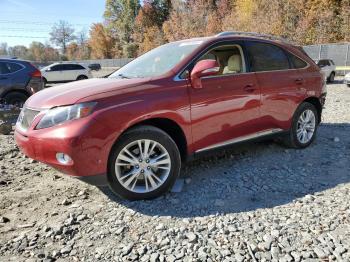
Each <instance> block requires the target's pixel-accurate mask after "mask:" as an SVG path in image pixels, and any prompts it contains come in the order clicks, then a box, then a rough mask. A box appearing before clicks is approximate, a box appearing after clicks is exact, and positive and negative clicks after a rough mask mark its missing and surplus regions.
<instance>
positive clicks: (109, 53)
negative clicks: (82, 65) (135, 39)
mask: <svg viewBox="0 0 350 262" xmlns="http://www.w3.org/2000/svg"><path fill="white" fill-rule="evenodd" d="M114 45H115V41H114V39H113V38H112V36H111V35H109V34H108V31H107V29H106V28H105V26H104V25H103V24H101V23H97V24H93V25H92V26H91V29H90V40H89V46H90V48H91V56H92V57H93V58H95V59H103V58H113V57H114V47H115V46H114Z"/></svg>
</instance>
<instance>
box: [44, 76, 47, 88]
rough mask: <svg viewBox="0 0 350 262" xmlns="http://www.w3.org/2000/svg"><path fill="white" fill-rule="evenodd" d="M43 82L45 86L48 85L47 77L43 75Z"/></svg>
mask: <svg viewBox="0 0 350 262" xmlns="http://www.w3.org/2000/svg"><path fill="white" fill-rule="evenodd" d="M43 82H44V88H45V87H46V86H47V79H46V78H45V77H43Z"/></svg>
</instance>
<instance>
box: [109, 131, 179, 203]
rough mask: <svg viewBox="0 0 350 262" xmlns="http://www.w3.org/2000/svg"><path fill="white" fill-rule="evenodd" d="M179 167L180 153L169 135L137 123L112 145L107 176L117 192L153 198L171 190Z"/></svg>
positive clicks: (138, 198) (126, 196)
mask: <svg viewBox="0 0 350 262" xmlns="http://www.w3.org/2000/svg"><path fill="white" fill-rule="evenodd" d="M180 167H181V158H180V153H179V150H178V148H177V146H176V144H175V142H174V141H173V140H172V138H171V137H170V136H169V135H168V134H167V133H165V132H164V131H162V130H161V129H158V128H156V127H152V126H139V127H136V128H133V129H131V130H129V131H127V132H126V133H125V134H123V135H122V136H121V137H120V139H119V141H118V142H117V144H116V145H115V146H114V147H113V149H112V152H111V155H110V158H109V164H108V175H107V176H108V182H109V186H110V188H111V189H112V191H113V192H114V193H116V194H117V195H119V196H121V197H123V198H126V199H129V200H140V199H152V198H156V197H158V196H160V195H162V194H163V193H165V192H166V191H168V190H169V189H170V187H171V186H172V185H173V184H174V183H175V180H176V179H177V177H178V176H179V174H180Z"/></svg>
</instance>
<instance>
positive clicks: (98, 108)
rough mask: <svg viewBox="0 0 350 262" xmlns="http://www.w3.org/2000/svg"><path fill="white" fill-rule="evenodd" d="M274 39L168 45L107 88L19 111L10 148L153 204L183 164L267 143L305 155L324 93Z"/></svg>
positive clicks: (50, 92) (316, 78)
mask: <svg viewBox="0 0 350 262" xmlns="http://www.w3.org/2000/svg"><path fill="white" fill-rule="evenodd" d="M274 39H276V40H274ZM278 39H279V38H275V37H273V36H265V35H259V34H254V33H237V32H223V33H220V34H219V35H217V36H212V37H206V38H196V39H188V40H183V41H179V42H173V43H168V44H166V45H163V46H160V47H158V48H156V49H153V50H151V51H150V52H148V53H146V54H144V55H142V56H140V57H138V58H137V59H135V60H133V61H132V62H130V63H129V64H127V65H126V66H124V67H122V68H120V69H119V70H117V71H116V72H114V73H113V74H112V75H110V76H109V78H100V79H90V80H85V81H80V82H75V83H69V84H65V85H60V86H58V87H55V88H51V89H50V88H48V89H45V90H43V91H41V92H39V93H38V94H35V95H34V96H32V97H31V98H30V99H29V100H28V101H27V102H26V105H25V107H24V108H23V109H22V111H21V114H20V116H19V118H18V122H17V125H16V131H15V138H16V142H17V145H18V146H19V148H20V149H21V150H22V152H24V153H25V154H26V155H27V156H28V157H31V158H33V159H36V160H38V161H41V162H43V163H46V164H48V165H50V166H53V167H54V168H56V169H58V170H60V171H61V172H63V173H65V174H68V175H72V176H76V177H80V178H81V179H84V180H86V181H93V180H94V179H95V180H97V179H101V180H103V179H107V181H108V183H109V185H110V187H111V188H112V190H113V192H115V193H116V194H118V195H120V196H122V197H125V198H128V199H148V198H154V197H158V196H159V195H160V194H162V193H164V192H166V191H167V190H168V189H169V188H171V186H172V185H173V184H174V182H175V180H176V179H177V177H178V175H179V174H180V170H181V169H180V168H181V165H182V162H183V161H186V160H189V159H193V158H194V157H195V158H196V157H198V156H200V155H201V154H202V153H206V152H208V151H209V150H212V149H219V148H222V147H225V146H228V145H233V144H236V143H240V142H243V141H248V140H252V139H261V138H266V137H271V136H279V137H281V138H283V139H284V141H285V143H286V144H287V145H288V146H290V147H293V148H305V147H307V146H309V145H310V144H311V143H312V142H313V141H314V139H315V137H316V133H317V128H318V125H319V123H320V121H321V115H322V108H323V105H324V102H325V95H326V84H325V81H324V77H323V75H322V74H321V72H320V69H319V67H318V66H317V65H316V64H315V63H314V62H313V61H312V60H311V59H310V57H308V56H307V55H306V54H305V52H304V51H303V50H302V48H301V47H298V46H295V45H292V44H290V43H288V42H286V41H284V40H278ZM321 142H322V141H321ZM286 161H288V160H287V159H286ZM283 164H284V163H281V165H283Z"/></svg>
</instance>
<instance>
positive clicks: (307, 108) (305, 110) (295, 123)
mask: <svg viewBox="0 0 350 262" xmlns="http://www.w3.org/2000/svg"><path fill="white" fill-rule="evenodd" d="M303 114H304V115H303ZM307 114H312V116H311V118H312V119H313V121H312V120H310V122H309V123H310V124H309V125H308V124H306V130H308V131H306V135H305V133H304V132H298V130H303V126H302V125H303V124H300V123H299V121H301V122H302V119H301V116H302V115H303V117H304V119H306V117H305V115H307ZM312 122H314V124H312ZM318 124H319V119H318V113H317V109H316V108H315V106H314V105H313V104H310V103H308V102H303V103H302V104H300V105H299V107H298V108H297V110H296V111H295V113H294V116H293V119H292V127H291V129H290V130H289V132H288V134H287V135H286V137H285V140H284V142H285V144H286V145H287V146H288V147H292V148H306V147H308V146H309V145H310V144H311V143H312V142H313V141H314V140H315V137H316V133H317V128H318ZM311 126H313V132H312V135H311V129H312V128H311ZM309 127H310V128H309ZM298 133H299V134H300V135H299V136H298ZM301 133H302V134H301ZM304 135H305V136H306V138H307V139H305V140H304V141H302V139H301V137H304Z"/></svg>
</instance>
